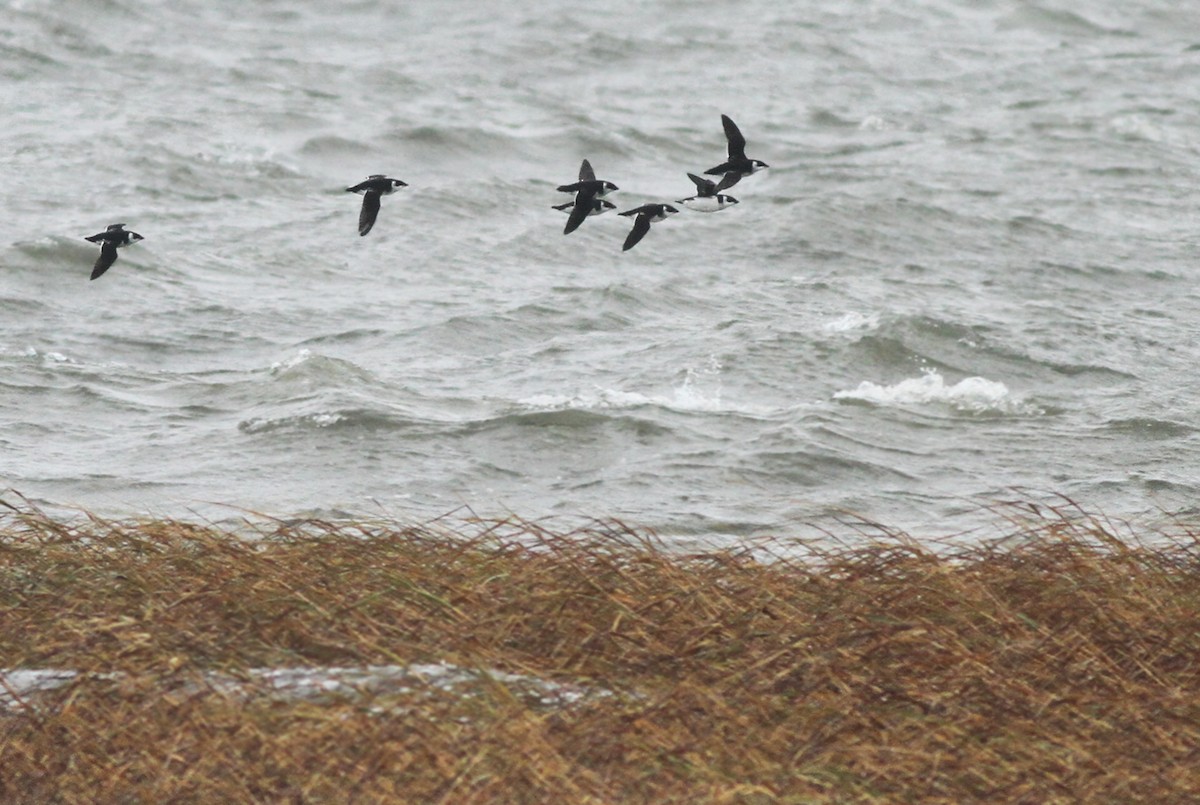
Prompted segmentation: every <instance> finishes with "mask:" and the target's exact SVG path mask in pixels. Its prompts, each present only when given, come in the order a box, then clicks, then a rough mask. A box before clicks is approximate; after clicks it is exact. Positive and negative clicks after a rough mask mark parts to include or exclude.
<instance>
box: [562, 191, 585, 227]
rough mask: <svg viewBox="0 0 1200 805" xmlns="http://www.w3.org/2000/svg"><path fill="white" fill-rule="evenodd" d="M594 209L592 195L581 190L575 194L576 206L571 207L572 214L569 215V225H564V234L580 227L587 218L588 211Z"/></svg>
mask: <svg viewBox="0 0 1200 805" xmlns="http://www.w3.org/2000/svg"><path fill="white" fill-rule="evenodd" d="M591 209H592V196H591V194H589V193H586V192H584V191H582V190H581V191H579V193H578V194H577V195H576V196H575V206H574V207H572V208H571V214H570V215H569V216H568V217H567V225H566V226H565V227H563V234H564V235H569V234H571V233H572V232H574V231H575V230H576V229H578V228H579V225H580V224H582V223H583V219H584V218H587V216H588V213H589V212H591Z"/></svg>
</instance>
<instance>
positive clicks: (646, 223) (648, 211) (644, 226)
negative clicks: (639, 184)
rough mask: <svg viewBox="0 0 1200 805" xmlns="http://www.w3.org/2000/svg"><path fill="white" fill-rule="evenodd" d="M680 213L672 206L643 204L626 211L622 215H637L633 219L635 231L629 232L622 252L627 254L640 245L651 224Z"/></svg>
mask: <svg viewBox="0 0 1200 805" xmlns="http://www.w3.org/2000/svg"><path fill="white" fill-rule="evenodd" d="M677 212H679V210H678V209H676V208H675V207H672V206H671V205H670V204H643V205H642V206H640V207H635V208H634V209H632V210H626V211H625V212H623V213H621V215H636V216H637V217H636V218H634V219H633V229H631V230H630V231H629V236H628V237H626V238H625V245H624V246H623V247H621V251H623V252H627V251H629V250H630V249H632V248H633V247H634V246H636V245H637V244H638V241H639V240H641V239H642V238H644V237H646V233H647V232H649V231H650V224H652V223H657V222H659V221H665V220H667V217H668V216H670V215H674V214H675V213H677Z"/></svg>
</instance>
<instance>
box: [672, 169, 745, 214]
mask: <svg viewBox="0 0 1200 805" xmlns="http://www.w3.org/2000/svg"><path fill="white" fill-rule="evenodd" d="M688 178H689V179H691V180H692V182H694V183H695V185H696V195H694V196H688V197H687V198H681V199H679V200H678V201H676V202H675V203H676V204H682V205H683V206H685V207H687V208H688V209H689V210H695V211H696V212H718V211H720V210H723V209H725V208H726V207H732V206H733V205H734V204H737V203H738V200H737V199H736V198H734V197H733V196H727V195H725V194H724V193H722V192H721V191H722V190H724V189H725V188H727V187H729V186H731V185H734V184H737V181H738V179H740V178H741V177H740V176H739V175H738V174H737V173H734V172H732V171H731V172H729V173H727V174H725V176H724V177H723V178H722V179H721V181H720V182H713V181H711V180H709V179H705V178H704V177H703V176H697V175H696V174H694V173H689V174H688Z"/></svg>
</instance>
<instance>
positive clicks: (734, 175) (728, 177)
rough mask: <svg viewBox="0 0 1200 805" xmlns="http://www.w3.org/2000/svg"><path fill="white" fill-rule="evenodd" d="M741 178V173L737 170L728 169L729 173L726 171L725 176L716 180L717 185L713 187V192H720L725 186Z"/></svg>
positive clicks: (729, 185)
mask: <svg viewBox="0 0 1200 805" xmlns="http://www.w3.org/2000/svg"><path fill="white" fill-rule="evenodd" d="M741 180H742V174H740V173H738V172H737V171H729V173H726V174H725V176H724V177H722V179H721V181H719V182H717V186H716V187H715V188H713V193H720V192H721V191H722V190H724V189H726V188H729V187H733V186H734V185H735V184H737V183H738V182H740V181H741Z"/></svg>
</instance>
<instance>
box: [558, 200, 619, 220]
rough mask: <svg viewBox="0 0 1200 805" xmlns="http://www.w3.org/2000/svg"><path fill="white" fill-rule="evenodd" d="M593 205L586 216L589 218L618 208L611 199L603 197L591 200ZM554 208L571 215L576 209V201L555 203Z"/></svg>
mask: <svg viewBox="0 0 1200 805" xmlns="http://www.w3.org/2000/svg"><path fill="white" fill-rule="evenodd" d="M591 205H592V208H591V210H589V211H588V214H587V216H586V217H589V218H590V217H591V216H593V215H603V214H604V213H606V212H608V211H609V210H615V209H616V208H617V205H616V204H613V203H612V202H611V201H605V200H604V199H602V198H593V199H592V201H591ZM554 209H556V210H561V211H563V212H565V213H566V214H567V215H570V214H571V212H572V211H573V210H574V209H575V202H574V201H568V202H566V203H565V204H555V205H554Z"/></svg>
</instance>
